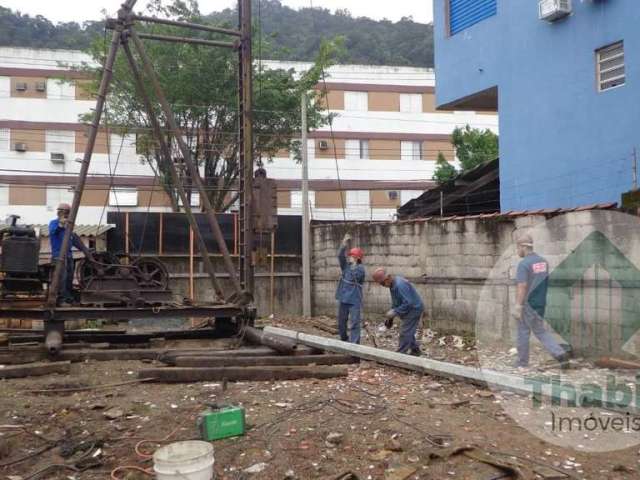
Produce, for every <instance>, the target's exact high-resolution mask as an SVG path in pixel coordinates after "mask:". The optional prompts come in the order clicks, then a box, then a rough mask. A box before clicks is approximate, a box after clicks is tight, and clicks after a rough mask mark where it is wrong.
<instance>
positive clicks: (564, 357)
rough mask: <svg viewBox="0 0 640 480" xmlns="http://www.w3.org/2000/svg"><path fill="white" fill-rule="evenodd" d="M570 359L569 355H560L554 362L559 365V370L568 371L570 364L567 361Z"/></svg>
mask: <svg viewBox="0 0 640 480" xmlns="http://www.w3.org/2000/svg"><path fill="white" fill-rule="evenodd" d="M570 359H571V355H569V354H568V353H565V354H564V355H560V356H559V357H558V358H556V360H557V361H558V363H559V364H560V370H569V368H571V364H570V363H569V360H570Z"/></svg>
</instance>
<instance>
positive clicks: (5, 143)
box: [0, 128, 9, 152]
mask: <svg viewBox="0 0 640 480" xmlns="http://www.w3.org/2000/svg"><path fill="white" fill-rule="evenodd" d="M8 151H9V129H8V128H0V152H8Z"/></svg>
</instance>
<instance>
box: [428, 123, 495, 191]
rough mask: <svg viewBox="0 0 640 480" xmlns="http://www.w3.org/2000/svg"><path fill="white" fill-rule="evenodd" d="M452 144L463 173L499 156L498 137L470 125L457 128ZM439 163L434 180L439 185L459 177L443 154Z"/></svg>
mask: <svg viewBox="0 0 640 480" xmlns="http://www.w3.org/2000/svg"><path fill="white" fill-rule="evenodd" d="M452 142H453V146H454V148H455V151H456V157H458V160H459V162H460V167H461V171H462V172H463V173H464V172H466V171H468V170H471V169H472V168H474V167H476V166H478V165H480V164H481V163H485V162H488V161H490V160H495V159H496V158H498V155H499V149H498V136H497V135H496V134H495V133H493V132H492V131H491V130H489V129H486V130H480V129H477V128H471V127H470V126H469V125H467V126H466V127H464V128H460V127H457V128H456V129H455V130H454V131H453V134H452ZM437 163H438V166H437V168H436V171H435V173H434V175H433V179H434V180H435V181H437V182H438V183H446V182H448V181H450V180H452V179H453V178H454V177H455V176H456V175H457V172H456V169H455V167H453V165H451V164H450V163H449V162H447V160H446V159H445V158H444V155H442V153H439V154H438V161H437Z"/></svg>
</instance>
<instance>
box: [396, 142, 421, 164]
mask: <svg viewBox="0 0 640 480" xmlns="http://www.w3.org/2000/svg"><path fill="white" fill-rule="evenodd" d="M400 149H401V156H402V160H421V159H422V142H402V144H401V147H400Z"/></svg>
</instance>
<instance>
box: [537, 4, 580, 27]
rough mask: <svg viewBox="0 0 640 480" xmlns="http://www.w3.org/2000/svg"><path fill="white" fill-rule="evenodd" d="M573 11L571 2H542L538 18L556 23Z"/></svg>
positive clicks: (539, 5) (539, 6)
mask: <svg viewBox="0 0 640 480" xmlns="http://www.w3.org/2000/svg"><path fill="white" fill-rule="evenodd" d="M572 11H573V9H572V8H571V0H540V1H539V3H538V16H539V18H540V20H546V21H547V22H555V21H556V20H559V19H561V18H564V17H566V16H567V15H570V14H571V12H572Z"/></svg>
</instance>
